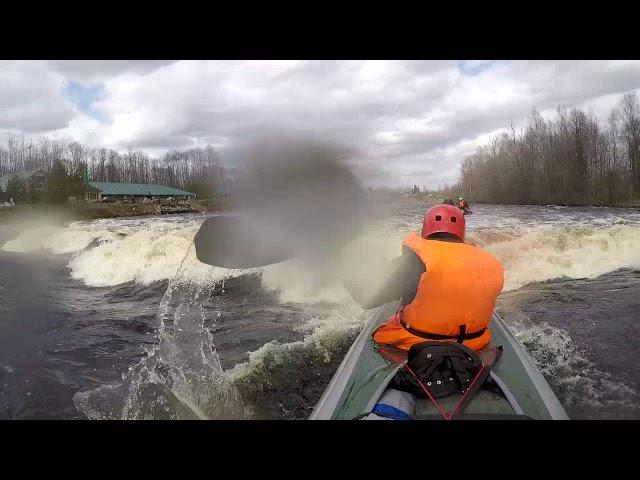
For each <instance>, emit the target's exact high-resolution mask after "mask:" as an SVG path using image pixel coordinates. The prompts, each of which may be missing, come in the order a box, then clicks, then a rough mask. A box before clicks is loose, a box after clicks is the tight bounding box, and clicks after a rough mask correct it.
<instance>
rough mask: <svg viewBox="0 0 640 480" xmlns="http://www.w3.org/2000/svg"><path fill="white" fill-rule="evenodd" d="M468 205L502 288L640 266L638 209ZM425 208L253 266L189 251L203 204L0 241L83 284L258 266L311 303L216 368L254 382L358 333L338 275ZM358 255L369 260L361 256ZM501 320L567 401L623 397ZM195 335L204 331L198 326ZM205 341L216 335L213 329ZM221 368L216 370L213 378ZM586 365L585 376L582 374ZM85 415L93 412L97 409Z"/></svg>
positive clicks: (382, 252)
mask: <svg viewBox="0 0 640 480" xmlns="http://www.w3.org/2000/svg"><path fill="white" fill-rule="evenodd" d="M474 212H475V213H474V214H473V215H471V216H469V217H467V222H468V223H467V240H468V241H469V242H471V243H474V244H477V245H478V246H480V247H482V248H484V249H486V250H487V251H489V252H490V253H492V254H493V255H494V256H496V258H498V259H499V260H500V261H501V263H502V264H503V266H504V269H505V286H504V291H505V292H510V291H514V290H517V289H520V288H522V287H524V286H526V285H527V284H530V283H535V282H545V281H550V280H554V279H563V278H564V279H580V278H596V277H599V276H601V275H604V274H607V273H609V272H614V271H616V270H619V269H623V268H640V214H638V213H637V212H636V211H633V210H622V209H560V208H553V207H550V208H545V207H500V206H488V205H482V206H476V207H474ZM423 213H424V208H423V207H421V206H417V207H415V208H413V209H409V210H408V211H406V212H401V213H400V214H399V215H398V216H395V217H393V218H391V219H388V220H387V221H385V222H381V223H380V224H376V225H372V226H371V227H370V228H369V229H368V230H367V232H366V234H365V235H364V236H363V237H361V238H359V239H357V240H356V241H355V242H354V243H353V244H351V245H349V246H347V247H346V248H345V249H344V250H343V251H341V252H336V253H335V255H334V256H333V257H332V258H327V259H325V261H323V262H321V263H318V262H313V261H309V260H304V259H291V260H288V261H286V262H281V263H279V264H275V265H270V266H267V267H263V268H256V269H239V270H232V269H223V268H217V267H212V266H209V265H205V264H202V263H200V262H199V261H198V260H197V258H196V256H195V252H194V249H193V248H191V247H192V242H193V237H194V235H195V233H196V232H197V231H198V229H199V227H200V225H201V224H202V222H203V221H204V220H205V218H206V217H205V216H203V215H181V216H175V217H151V218H140V217H138V218H124V219H104V220H95V221H89V222H74V223H71V224H69V225H66V226H64V227H42V226H36V227H33V228H29V229H26V230H24V231H22V232H21V233H20V234H19V235H17V236H16V237H15V238H13V239H11V240H9V241H7V242H5V243H4V244H3V245H2V246H1V248H2V250H3V251H5V252H12V253H15V254H30V253H35V252H40V253H41V252H48V253H50V254H53V255H66V256H68V263H67V267H68V270H69V274H70V276H71V277H72V278H73V279H76V280H79V281H82V282H83V283H84V284H85V285H86V286H87V287H89V288H95V287H114V286H118V285H124V284H127V283H129V282H134V283H137V284H140V285H149V284H152V283H154V282H158V281H162V280H173V279H175V277H176V274H177V272H178V271H180V281H181V283H182V284H184V283H185V282H186V284H190V285H194V286H198V285H212V286H213V285H220V288H222V289H223V290H224V282H225V281H226V280H228V279H230V278H235V277H241V276H244V275H248V274H255V275H258V276H259V278H260V282H261V285H262V288H263V289H265V290H268V291H272V292H275V293H276V294H277V296H278V298H279V300H280V302H281V303H282V304H287V303H292V304H297V305H302V306H306V307H305V308H307V309H308V311H309V312H312V313H310V314H308V315H306V316H305V320H304V322H302V323H301V324H299V325H296V326H295V327H293V328H295V329H297V330H298V331H300V332H301V333H302V334H303V339H302V340H300V341H296V342H282V341H280V340H279V339H274V340H272V341H270V342H267V343H265V344H264V345H262V346H261V347H259V348H258V349H256V350H254V351H251V352H248V359H247V361H245V362H243V363H240V364H237V365H235V366H234V367H233V368H231V369H229V370H228V371H227V372H226V373H224V376H226V377H228V378H229V379H231V380H233V381H234V382H246V381H252V382H255V381H256V378H257V377H258V373H261V374H263V373H264V372H266V371H267V370H268V368H267V365H269V366H270V367H269V368H271V369H272V368H273V365H286V363H287V361H290V360H287V359H291V358H292V357H295V356H298V357H299V356H301V355H312V356H313V357H314V358H317V359H318V361H321V362H322V361H325V362H329V361H330V360H331V358H332V355H334V354H335V345H336V344H338V343H339V342H340V341H341V339H344V338H347V337H351V336H353V335H355V334H357V332H358V330H359V329H360V328H361V327H362V325H363V324H364V323H365V322H366V321H367V319H368V315H367V312H364V311H363V310H362V309H361V308H360V307H359V306H358V305H357V304H355V302H353V300H352V299H351V297H350V296H349V295H348V293H347V292H346V291H345V289H344V288H343V286H342V281H341V278H343V276H344V274H345V273H347V272H348V271H349V270H350V269H353V268H363V265H366V266H367V268H368V270H369V271H370V273H371V275H382V274H383V273H384V267H383V266H384V262H385V261H386V260H390V259H391V258H393V257H394V256H396V255H399V254H400V252H401V249H400V244H401V241H402V239H403V237H404V236H405V235H406V234H407V233H408V232H410V231H419V229H420V227H421V221H422V215H423ZM364 259H375V260H376V262H375V263H373V262H372V263H370V264H368V263H363V261H364ZM178 307H179V306H176V305H174V306H173V308H178ZM507 320H508V321H509V318H507ZM509 325H510V327H511V328H512V329H513V330H514V332H515V333H516V335H517V336H518V337H519V338H520V339H521V341H523V343H525V345H526V346H527V348H528V350H529V352H530V353H531V354H532V356H533V357H534V360H536V362H537V363H538V365H539V366H540V368H541V369H542V371H543V373H545V375H546V376H547V378H549V379H550V381H551V382H552V385H554V387H555V388H557V389H560V390H563V391H566V392H568V393H566V396H565V400H566V401H573V400H571V399H572V398H577V397H579V396H584V394H585V392H587V393H589V392H590V397H589V398H590V400H589V401H592V402H598V401H601V400H599V399H600V398H601V397H602V395H603V393H602V392H603V390H606V392H608V393H606V396H608V398H612V395H613V393H615V395H613V397H614V398H618V397H619V398H630V397H632V396H633V395H632V393H629V389H628V387H627V386H626V385H624V384H623V383H620V382H618V381H615V380H613V379H611V378H609V377H608V376H607V374H605V373H604V372H599V371H598V370H597V369H596V368H595V366H593V365H592V364H590V363H589V362H588V361H587V360H585V358H584V356H582V354H581V353H580V352H577V350H576V349H575V347H574V345H573V343H572V340H571V338H570V337H569V336H568V334H567V333H566V332H565V331H563V330H562V329H558V328H554V327H551V326H549V325H547V324H544V323H542V324H532V323H531V322H529V323H528V324H526V325H525V324H523V323H522V322H521V321H519V320H518V321H510V322H509ZM202 334H203V335H204V336H206V335H209V334H208V333H207V334H206V335H205V331H204V329H203V330H202ZM211 341H212V342H213V343H215V338H212V339H211ZM144 368H146V367H144ZM144 368H143V369H142V370H143V371H144ZM576 372H577V373H576ZM219 373H220V372H217V373H216V375H217V376H216V378H221V377H220V375H219ZM585 375H588V377H589V379H590V380H589V381H590V382H591V383H589V382H586V383H585V381H584V378H585ZM554 379H555V380H554ZM260 381H265V380H264V379H262V380H260ZM554 381H555V382H556V383H555V384H554V383H553V382H554ZM267 383H268V381H267ZM138 387H139V386H137V387H136V388H138ZM612 392H613V393H612ZM616 392H617V393H616ZM184 395H186V393H185V394H184ZM616 395H617V396H616ZM129 396H131V393H129ZM609 401H611V400H609ZM620 401H622V400H620ZM87 408H88V407H87ZM131 408H133V407H131ZM85 413H87V409H85ZM87 414H88V413H87ZM92 415H94V417H95V418H98V417H100V415H99V414H97V413H94V414H92Z"/></svg>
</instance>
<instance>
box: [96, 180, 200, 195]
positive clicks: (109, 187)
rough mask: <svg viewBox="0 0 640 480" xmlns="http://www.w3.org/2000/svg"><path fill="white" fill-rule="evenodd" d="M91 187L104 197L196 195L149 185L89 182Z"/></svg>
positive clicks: (162, 186)
mask: <svg viewBox="0 0 640 480" xmlns="http://www.w3.org/2000/svg"><path fill="white" fill-rule="evenodd" d="M89 185H90V186H91V187H93V188H95V189H96V190H99V191H100V192H101V193H102V194H103V195H149V196H166V195H172V196H177V197H178V196H195V193H191V192H185V191H184V190H178V189H177V188H172V187H167V186H166V185H153V184H148V183H112V182H89Z"/></svg>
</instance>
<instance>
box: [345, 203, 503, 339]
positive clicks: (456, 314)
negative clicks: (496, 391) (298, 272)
mask: <svg viewBox="0 0 640 480" xmlns="http://www.w3.org/2000/svg"><path fill="white" fill-rule="evenodd" d="M464 231H465V220H464V215H463V214H462V212H461V211H460V210H459V209H458V208H457V207H454V206H451V205H436V206H435V207H432V208H431V209H430V210H429V211H428V212H427V213H426V214H425V216H424V222H423V225H422V235H418V234H416V233H412V234H410V235H408V236H407V237H406V238H405V240H404V242H403V244H402V247H403V251H402V255H401V256H400V257H397V258H396V259H394V260H392V261H391V264H390V265H389V266H388V268H389V271H390V275H389V276H388V278H385V279H382V280H381V281H378V283H377V285H375V286H373V287H372V288H371V289H370V290H368V289H367V288H366V287H363V286H362V285H363V284H364V283H365V282H364V281H361V280H363V279H357V278H355V277H354V278H349V279H347V280H346V281H345V282H344V285H345V287H346V289H347V290H348V291H349V293H350V294H351V296H352V297H353V298H354V300H355V301H356V302H358V303H359V304H360V305H361V306H362V307H363V308H375V307H377V306H380V305H383V304H385V303H387V302H390V301H392V300H396V299H398V298H399V299H400V300H401V304H402V308H401V309H400V310H399V311H398V312H397V313H396V314H395V315H393V316H392V317H391V318H390V319H388V320H387V321H386V322H385V323H384V324H382V325H381V326H380V327H378V328H377V329H376V330H375V332H374V333H373V337H374V340H375V342H376V343H378V344H385V345H393V346H395V347H397V348H400V349H403V350H409V348H411V346H412V345H413V344H415V343H419V342H424V341H449V342H461V343H462V344H463V345H465V346H467V347H469V348H471V349H473V350H476V351H478V350H481V349H482V348H484V347H485V346H486V345H487V344H488V343H489V341H490V340H491V333H490V331H489V328H488V326H489V321H490V320H491V316H492V314H493V310H494V308H495V302H496V298H497V297H498V295H499V294H500V291H501V290H502V286H503V283H504V271H503V269H502V266H501V265H500V262H498V260H496V259H495V258H494V257H493V256H491V255H490V254H489V253H487V252H485V251H483V250H481V249H480V248H478V247H476V246H474V245H471V244H467V243H464ZM363 273H364V272H363Z"/></svg>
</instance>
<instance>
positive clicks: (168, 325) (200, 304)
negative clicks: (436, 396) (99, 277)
mask: <svg viewBox="0 0 640 480" xmlns="http://www.w3.org/2000/svg"><path fill="white" fill-rule="evenodd" d="M188 255H189V252H187V254H186V255H185V259H184V260H183V262H182V264H181V265H180V268H179V269H178V273H177V274H176V276H175V277H174V278H173V279H172V280H171V281H170V283H169V286H168V287H167V291H166V292H165V294H164V296H163V298H162V301H161V303H160V308H159V313H158V321H159V334H158V340H159V341H158V344H157V345H154V347H153V348H151V349H150V350H149V351H147V356H146V357H145V358H144V359H143V360H141V361H140V362H139V363H138V364H137V365H135V366H133V367H130V369H129V371H128V372H126V373H124V374H123V375H122V383H121V384H118V385H107V386H102V387H100V388H98V389H96V390H92V391H89V392H80V393H77V394H76V395H75V396H74V404H75V405H76V407H77V408H78V409H80V410H81V411H82V412H84V413H85V414H86V415H87V416H88V417H89V418H92V419H106V418H118V419H136V420H137V419H229V418H244V417H245V414H246V413H245V410H244V408H243V404H242V400H241V398H240V395H239V394H238V392H237V390H236V389H235V387H234V386H233V384H232V382H231V381H230V380H229V379H228V377H227V375H226V374H225V372H224V371H223V369H222V366H221V364H220V359H219V357H218V354H217V352H216V349H215V344H214V339H213V337H212V335H211V332H210V329H211V328H213V327H214V326H215V323H216V321H217V318H218V316H215V317H214V318H209V317H208V316H207V314H206V311H205V309H204V303H205V302H206V301H207V300H208V299H209V297H210V296H211V294H212V292H213V290H214V289H215V288H216V287H217V285H218V282H217V278H209V279H208V281H203V282H200V283H197V284H194V283H193V282H191V281H190V279H189V277H188V276H187V275H185V273H186V270H187V267H186V259H187V257H188Z"/></svg>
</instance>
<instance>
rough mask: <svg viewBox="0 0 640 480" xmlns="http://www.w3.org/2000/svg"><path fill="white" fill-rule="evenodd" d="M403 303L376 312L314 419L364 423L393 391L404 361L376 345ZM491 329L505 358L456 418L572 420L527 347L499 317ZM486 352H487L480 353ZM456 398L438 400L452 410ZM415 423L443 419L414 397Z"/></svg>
mask: <svg viewBox="0 0 640 480" xmlns="http://www.w3.org/2000/svg"><path fill="white" fill-rule="evenodd" d="M398 306H399V303H398V302H397V301H396V302H390V303H388V304H386V305H383V306H381V307H379V308H378V311H377V312H374V314H373V318H372V320H371V321H370V322H369V323H368V324H367V325H366V326H365V328H364V329H363V330H362V332H361V333H360V335H359V336H358V337H357V339H356V340H355V342H354V343H353V345H352V346H351V348H350V349H349V351H348V352H347V354H346V355H345V357H344V359H343V360H342V362H341V364H340V366H339V367H338V369H337V370H336V372H335V374H334V375H333V378H332V379H331V381H330V382H329V385H328V386H327V388H326V390H325V392H324V393H323V395H322V397H321V398H320V400H319V401H318V403H317V404H316V406H315V408H314V410H313V412H312V414H311V416H310V417H309V419H310V420H354V419H360V418H364V417H366V416H367V414H369V413H370V412H372V410H374V407H376V405H377V404H378V401H379V400H380V399H381V398H382V397H383V395H385V393H388V392H389V391H391V389H389V388H388V385H389V384H390V382H391V380H392V379H393V377H394V376H395V374H396V373H397V372H398V371H399V369H401V368H403V365H402V363H401V362H400V361H398V362H395V363H394V362H390V361H389V360H388V359H386V360H385V358H383V357H382V356H381V355H380V353H379V350H378V349H377V348H376V346H375V343H374V342H373V338H372V333H373V331H374V330H375V328H376V327H378V326H379V325H380V324H382V323H383V322H384V321H385V320H386V319H387V318H389V317H390V316H391V315H393V314H394V313H395V312H396V310H397V307H398ZM489 328H490V329H491V334H492V338H491V343H490V345H489V346H488V347H486V348H487V349H493V348H497V347H498V346H502V354H501V356H500V357H499V359H498V360H497V361H496V363H495V364H494V365H493V366H492V367H491V370H490V373H489V377H488V378H487V381H485V382H484V384H483V386H482V387H480V389H479V390H478V391H477V392H476V393H475V395H473V397H472V398H471V400H470V401H469V402H468V403H467V404H466V408H465V409H464V412H462V413H460V414H459V415H458V416H457V417H455V418H456V419H461V420H473V419H500V420H502V419H505V420H511V419H534V420H568V418H569V417H568V416H567V414H566V412H565V410H564V408H563V407H562V405H561V404H560V401H559V400H558V399H557V397H556V396H555V394H554V393H553V391H552V390H551V387H550V386H549V384H548V383H547V381H546V380H545V378H544V377H543V376H542V374H541V373H540V371H539V370H538V368H537V367H536V365H535V363H534V362H533V360H532V359H531V357H530V356H529V354H528V353H527V352H526V350H525V348H524V346H523V345H522V344H521V343H520V342H519V341H518V339H517V338H516V337H515V335H514V334H513V333H512V332H511V331H510V330H509V328H508V327H507V326H506V325H505V323H504V321H503V320H502V318H500V316H499V315H498V314H497V313H495V312H494V314H493V317H492V319H491V322H490V325H489ZM478 353H482V352H478ZM457 400H458V398H457V396H456V395H453V396H451V397H446V398H442V399H439V400H438V403H439V404H440V406H441V407H442V408H443V409H444V410H448V411H451V409H452V407H455V404H456V401H457ZM414 401H415V411H414V413H413V417H412V418H413V419H416V420H436V419H442V418H443V417H442V416H441V413H440V412H439V411H438V409H437V408H436V406H435V405H434V403H433V402H432V401H431V400H429V399H427V398H425V399H422V398H414Z"/></svg>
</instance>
